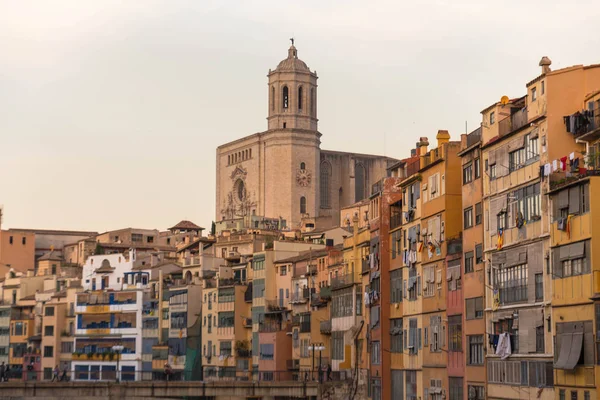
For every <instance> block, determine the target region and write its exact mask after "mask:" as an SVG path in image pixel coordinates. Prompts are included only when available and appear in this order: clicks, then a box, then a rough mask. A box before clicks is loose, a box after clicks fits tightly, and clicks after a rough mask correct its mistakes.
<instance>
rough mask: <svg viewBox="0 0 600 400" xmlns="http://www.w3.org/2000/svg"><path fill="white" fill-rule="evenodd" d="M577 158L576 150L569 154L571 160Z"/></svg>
mask: <svg viewBox="0 0 600 400" xmlns="http://www.w3.org/2000/svg"><path fill="white" fill-rule="evenodd" d="M573 159H575V152H572V153H571V154H569V160H573Z"/></svg>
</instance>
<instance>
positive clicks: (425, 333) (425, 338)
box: [423, 327, 429, 346]
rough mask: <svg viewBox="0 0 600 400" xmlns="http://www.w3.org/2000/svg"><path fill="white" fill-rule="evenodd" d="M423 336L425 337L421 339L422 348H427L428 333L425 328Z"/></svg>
mask: <svg viewBox="0 0 600 400" xmlns="http://www.w3.org/2000/svg"><path fill="white" fill-rule="evenodd" d="M423 329H424V331H423V335H425V337H424V338H423V346H427V343H428V342H429V340H428V337H427V336H428V332H427V327H425V328H423Z"/></svg>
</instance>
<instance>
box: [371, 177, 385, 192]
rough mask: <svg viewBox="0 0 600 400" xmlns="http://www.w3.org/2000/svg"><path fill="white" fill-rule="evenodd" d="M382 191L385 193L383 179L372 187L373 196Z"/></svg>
mask: <svg viewBox="0 0 600 400" xmlns="http://www.w3.org/2000/svg"><path fill="white" fill-rule="evenodd" d="M381 191H383V179H381V180H380V181H377V182H375V183H374V184H373V185H372V186H371V196H373V195H374V194H377V193H380V192H381Z"/></svg>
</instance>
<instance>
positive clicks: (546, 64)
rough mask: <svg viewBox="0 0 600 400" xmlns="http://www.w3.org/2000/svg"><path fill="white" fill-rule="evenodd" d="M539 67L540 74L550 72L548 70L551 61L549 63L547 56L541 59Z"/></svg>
mask: <svg viewBox="0 0 600 400" xmlns="http://www.w3.org/2000/svg"><path fill="white" fill-rule="evenodd" d="M539 65H540V67H542V74H547V73H548V72H550V71H552V70H551V69H550V65H552V61H550V59H549V58H548V57H547V56H544V57H542V59H541V60H540V64H539Z"/></svg>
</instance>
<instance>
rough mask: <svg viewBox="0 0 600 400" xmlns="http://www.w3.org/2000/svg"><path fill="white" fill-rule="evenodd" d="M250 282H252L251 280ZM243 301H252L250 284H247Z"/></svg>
mask: <svg viewBox="0 0 600 400" xmlns="http://www.w3.org/2000/svg"><path fill="white" fill-rule="evenodd" d="M251 283H252V282H251ZM244 301H245V302H246V303H250V302H252V285H251V284H250V285H248V287H247V288H246V291H245V292H244Z"/></svg>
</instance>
